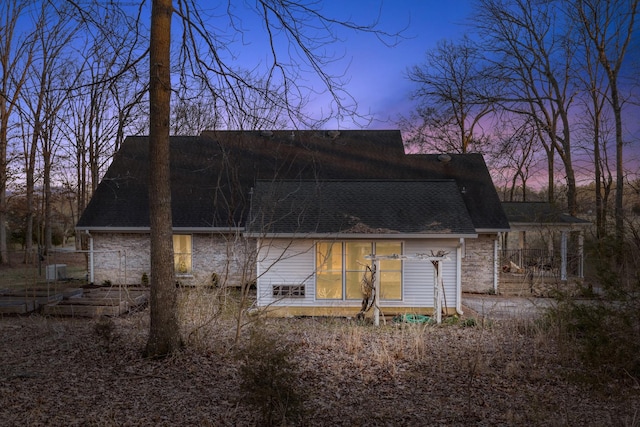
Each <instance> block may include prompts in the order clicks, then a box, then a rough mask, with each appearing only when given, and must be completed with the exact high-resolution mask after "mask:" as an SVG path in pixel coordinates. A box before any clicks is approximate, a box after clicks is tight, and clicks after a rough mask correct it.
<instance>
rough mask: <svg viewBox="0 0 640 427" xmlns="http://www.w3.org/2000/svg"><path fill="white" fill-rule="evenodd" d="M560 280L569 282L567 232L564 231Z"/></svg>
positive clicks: (561, 237) (561, 240)
mask: <svg viewBox="0 0 640 427" xmlns="http://www.w3.org/2000/svg"><path fill="white" fill-rule="evenodd" d="M560 259H561V262H560V280H562V281H563V282H564V281H566V280H567V232H566V231H565V230H562V234H561V236H560Z"/></svg>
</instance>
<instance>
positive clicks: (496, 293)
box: [493, 233, 500, 295]
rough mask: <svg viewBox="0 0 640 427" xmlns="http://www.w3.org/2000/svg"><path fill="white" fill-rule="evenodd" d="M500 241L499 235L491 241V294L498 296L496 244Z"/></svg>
mask: <svg viewBox="0 0 640 427" xmlns="http://www.w3.org/2000/svg"><path fill="white" fill-rule="evenodd" d="M499 239H500V233H498V234H497V235H496V238H495V239H494V240H493V293H494V294H495V295H498V261H499V259H498V242H499Z"/></svg>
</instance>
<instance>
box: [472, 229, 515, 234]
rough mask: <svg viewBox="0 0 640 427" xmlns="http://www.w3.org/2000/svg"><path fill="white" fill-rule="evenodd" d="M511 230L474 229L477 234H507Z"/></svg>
mask: <svg viewBox="0 0 640 427" xmlns="http://www.w3.org/2000/svg"><path fill="white" fill-rule="evenodd" d="M509 231H511V228H476V233H478V234H493V233H508V232H509Z"/></svg>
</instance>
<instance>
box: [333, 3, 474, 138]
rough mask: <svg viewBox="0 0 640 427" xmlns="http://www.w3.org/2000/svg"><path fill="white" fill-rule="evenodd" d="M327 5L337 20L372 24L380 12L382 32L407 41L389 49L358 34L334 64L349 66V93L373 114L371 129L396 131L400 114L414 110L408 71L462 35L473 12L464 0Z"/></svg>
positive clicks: (351, 37) (364, 35)
mask: <svg viewBox="0 0 640 427" xmlns="http://www.w3.org/2000/svg"><path fill="white" fill-rule="evenodd" d="M324 3H325V5H326V6H325V7H326V10H327V12H328V13H329V14H333V13H334V12H336V15H337V16H346V17H352V18H353V19H354V20H356V21H359V22H364V23H368V22H371V21H372V20H373V19H375V17H376V16H377V15H378V13H379V15H380V18H379V28H380V29H381V30H384V31H388V32H397V31H400V30H402V35H403V38H402V39H401V40H399V42H398V43H397V44H396V45H394V46H391V47H388V46H385V45H384V44H383V43H381V42H379V41H378V40H376V39H375V37H373V36H371V35H370V34H354V33H350V34H348V35H347V36H346V37H347V39H346V40H345V41H344V43H342V44H340V45H336V49H344V60H343V61H342V63H341V64H336V65H337V66H338V67H339V66H343V67H345V66H347V65H348V68H347V69H346V75H345V77H347V78H349V79H350V80H349V83H348V87H347V90H348V92H349V93H350V94H351V95H352V96H353V97H354V98H355V99H356V101H357V102H358V104H359V109H360V111H361V112H362V113H369V114H371V116H372V118H373V119H374V121H373V122H372V123H371V124H370V125H369V126H368V127H369V128H373V129H376V128H377V129H384V128H396V127H397V124H396V121H397V118H398V115H400V114H407V113H408V112H409V111H410V110H411V109H412V105H413V104H412V103H411V102H410V101H409V94H410V92H411V90H412V87H413V86H412V83H411V82H409V80H408V79H407V78H406V70H407V68H409V67H411V66H413V65H415V64H419V63H422V62H423V61H424V55H425V52H426V51H427V50H429V49H432V48H434V47H435V46H436V44H437V42H438V41H440V40H442V39H456V38H458V37H461V36H462V34H463V33H464V32H465V28H464V21H465V20H466V19H467V18H468V16H469V13H470V9H471V7H470V2H469V1H463V0H452V1H442V0H394V1H388V0H387V1H385V2H383V3H380V2H377V1H375V0H355V1H353V0H352V1H349V2H343V1H339V0H338V1H336V0H329V1H326V2H324ZM345 3H346V4H348V8H347V9H345ZM345 12H346V13H345ZM333 123H336V122H333ZM330 124H331V123H329V124H328V127H331V126H330ZM351 126H353V125H351ZM351 126H350V124H349V123H348V122H346V123H340V127H346V128H348V127H351Z"/></svg>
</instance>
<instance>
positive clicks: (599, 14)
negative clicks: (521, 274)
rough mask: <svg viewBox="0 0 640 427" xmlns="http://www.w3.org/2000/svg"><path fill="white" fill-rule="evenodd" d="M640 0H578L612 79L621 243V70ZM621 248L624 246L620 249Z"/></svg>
mask: <svg viewBox="0 0 640 427" xmlns="http://www.w3.org/2000/svg"><path fill="white" fill-rule="evenodd" d="M638 3H639V0H618V1H615V0H614V1H597V0H576V1H575V10H576V11H577V12H578V16H579V18H580V21H581V24H582V27H583V29H584V30H585V32H586V34H587V35H588V38H589V39H590V41H591V43H592V44H593V47H594V48H595V49H596V52H597V58H598V61H599V62H600V64H601V65H602V67H603V69H604V71H605V73H606V75H607V78H608V81H609V102H610V104H611V109H612V110H613V116H614V120H615V128H616V195H615V199H616V203H615V224H616V226H615V229H616V240H617V241H618V243H619V245H621V244H622V242H623V239H624V204H623V191H624V168H623V166H624V152H623V151H624V150H623V148H624V140H623V126H622V107H623V103H624V99H623V98H622V96H621V92H620V81H619V78H620V71H621V69H622V66H623V63H624V59H625V55H626V53H627V49H628V48H629V44H630V42H631V36H632V34H633V33H634V31H637V28H636V18H637V15H638ZM619 249H621V247H620V248H619Z"/></svg>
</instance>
